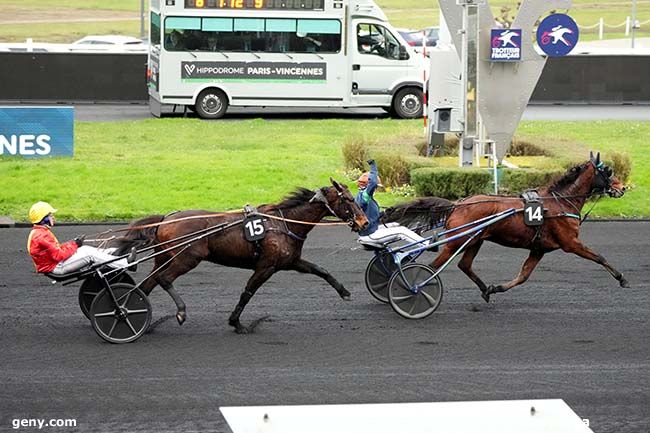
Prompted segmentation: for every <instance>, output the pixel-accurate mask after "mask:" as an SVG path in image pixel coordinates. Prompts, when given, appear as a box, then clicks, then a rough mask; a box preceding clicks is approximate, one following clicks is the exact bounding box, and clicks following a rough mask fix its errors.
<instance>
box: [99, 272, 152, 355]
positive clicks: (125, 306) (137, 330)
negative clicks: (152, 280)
mask: <svg viewBox="0 0 650 433" xmlns="http://www.w3.org/2000/svg"><path fill="white" fill-rule="evenodd" d="M133 287H134V286H133V285H132V284H125V283H117V284H111V288H112V289H113V293H114V294H115V298H116V299H117V303H118V306H117V308H116V306H115V304H114V303H113V299H112V298H111V294H110V293H109V292H108V290H106V289H104V290H102V291H101V292H99V294H98V295H97V296H96V297H95V300H94V301H93V303H92V305H91V306H90V322H91V323H92V324H93V328H95V332H97V335H99V336H100V337H102V338H103V339H104V340H106V341H108V342H109V343H130V342H131V341H135V340H137V339H138V338H140V337H141V336H142V334H144V333H145V332H146V331H147V328H148V327H149V324H150V323H151V304H150V303H149V299H148V298H147V296H146V295H145V294H144V293H143V292H142V290H140V289H134V288H133Z"/></svg>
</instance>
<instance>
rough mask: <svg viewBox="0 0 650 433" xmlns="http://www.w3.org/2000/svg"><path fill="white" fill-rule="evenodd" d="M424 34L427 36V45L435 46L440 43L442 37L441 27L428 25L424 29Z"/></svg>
mask: <svg viewBox="0 0 650 433" xmlns="http://www.w3.org/2000/svg"><path fill="white" fill-rule="evenodd" d="M423 31H424V34H425V36H426V38H427V46H428V47H435V46H436V45H437V44H438V39H439V38H440V28H439V27H427V28H425V29H423Z"/></svg>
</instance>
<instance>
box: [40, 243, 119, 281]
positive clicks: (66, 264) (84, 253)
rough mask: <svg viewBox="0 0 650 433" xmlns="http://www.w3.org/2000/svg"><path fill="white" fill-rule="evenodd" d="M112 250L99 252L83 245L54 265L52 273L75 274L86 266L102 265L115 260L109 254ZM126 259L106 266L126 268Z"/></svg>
mask: <svg viewBox="0 0 650 433" xmlns="http://www.w3.org/2000/svg"><path fill="white" fill-rule="evenodd" d="M110 252H112V250H100V249H98V248H95V247H91V246H88V245H83V246H81V247H79V248H78V249H77V252H76V253H74V254H73V255H71V256H70V257H68V258H67V259H65V260H64V261H62V262H60V263H59V264H58V265H56V268H54V270H53V271H52V273H53V274H55V275H65V274H70V273H72V272H76V271H78V270H80V269H82V268H85V267H87V266H90V265H93V264H96V263H103V262H107V261H109V260H115V259H116V258H117V257H116V256H114V255H112V254H110ZM128 265H129V264H128V262H127V261H126V259H120V260H116V261H114V262H112V263H109V264H108V265H107V266H110V267H112V268H122V267H125V266H128Z"/></svg>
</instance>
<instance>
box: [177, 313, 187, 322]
mask: <svg viewBox="0 0 650 433" xmlns="http://www.w3.org/2000/svg"><path fill="white" fill-rule="evenodd" d="M185 319H187V315H186V314H185V311H179V312H178V313H176V320H178V324H179V325H183V323H185Z"/></svg>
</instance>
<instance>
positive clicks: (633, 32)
mask: <svg viewBox="0 0 650 433" xmlns="http://www.w3.org/2000/svg"><path fill="white" fill-rule="evenodd" d="M635 33H636V0H632V48H634V36H635Z"/></svg>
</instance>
